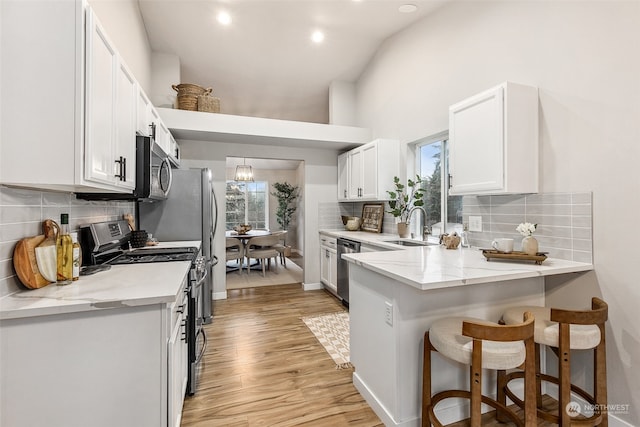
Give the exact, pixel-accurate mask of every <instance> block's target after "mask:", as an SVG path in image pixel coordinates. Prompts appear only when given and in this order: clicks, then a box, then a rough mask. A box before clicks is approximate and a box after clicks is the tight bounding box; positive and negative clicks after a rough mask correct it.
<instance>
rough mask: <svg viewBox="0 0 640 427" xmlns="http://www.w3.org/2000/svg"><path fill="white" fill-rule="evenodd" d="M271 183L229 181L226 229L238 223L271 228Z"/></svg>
mask: <svg viewBox="0 0 640 427" xmlns="http://www.w3.org/2000/svg"><path fill="white" fill-rule="evenodd" d="M268 188H269V184H268V183H267V182H266V181H256V182H240V181H227V193H226V205H227V217H226V229H227V230H233V227H235V226H236V225H238V224H249V225H251V227H252V228H254V229H255V228H269V214H268V212H269V192H268V191H267V189H268Z"/></svg>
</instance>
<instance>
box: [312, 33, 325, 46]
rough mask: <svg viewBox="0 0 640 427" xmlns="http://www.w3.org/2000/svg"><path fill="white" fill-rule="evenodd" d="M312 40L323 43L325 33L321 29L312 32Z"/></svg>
mask: <svg viewBox="0 0 640 427" xmlns="http://www.w3.org/2000/svg"><path fill="white" fill-rule="evenodd" d="M311 40H312V41H313V42H314V43H322V42H323V41H324V33H323V32H322V31H320V30H316V31H314V32H313V33H311Z"/></svg>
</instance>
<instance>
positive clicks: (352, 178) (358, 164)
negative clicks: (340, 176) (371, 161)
mask: <svg viewBox="0 0 640 427" xmlns="http://www.w3.org/2000/svg"><path fill="white" fill-rule="evenodd" d="M348 194H349V199H351V200H355V199H359V198H361V197H362V150H361V149H355V150H352V151H350V152H349V191H348Z"/></svg>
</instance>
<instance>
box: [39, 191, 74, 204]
mask: <svg viewBox="0 0 640 427" xmlns="http://www.w3.org/2000/svg"><path fill="white" fill-rule="evenodd" d="M71 199H75V197H74V196H73V194H70V193H57V192H53V191H52V192H43V193H42V205H43V206H62V207H68V206H70V205H71Z"/></svg>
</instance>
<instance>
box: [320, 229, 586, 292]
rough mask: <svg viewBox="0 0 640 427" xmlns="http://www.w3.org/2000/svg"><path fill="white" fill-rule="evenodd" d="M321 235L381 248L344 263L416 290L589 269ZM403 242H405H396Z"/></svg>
mask: <svg viewBox="0 0 640 427" xmlns="http://www.w3.org/2000/svg"><path fill="white" fill-rule="evenodd" d="M321 234H325V235H328V236H332V237H346V238H349V239H352V240H357V241H360V242H362V243H370V244H373V245H377V246H379V247H381V248H383V247H384V248H387V249H389V248H393V249H394V250H391V251H389V250H384V249H382V251H380V252H366V253H352V254H344V255H343V258H344V259H346V260H347V261H349V262H351V263H354V264H357V265H360V266H362V267H364V268H366V269H368V270H371V271H375V272H376V273H379V274H381V275H383V276H386V277H389V278H391V279H394V280H396V281H398V282H401V283H404V284H407V285H409V286H413V287H415V288H417V289H420V290H430V289H440V288H450V287H456V286H467V285H473V284H479V283H488V282H495V281H505V280H516V279H526V278H530V277H543V276H550V275H555V274H564V273H577V272H583V271H590V270H593V265H592V264H587V263H582V262H575V261H566V260H563V259H557V258H547V259H546V260H545V261H544V262H543V263H542V265H536V264H535V263H534V262H533V261H527V262H522V261H517V262H516V261H510V260H509V261H502V260H492V261H487V259H486V258H485V257H484V256H483V255H482V251H481V250H479V249H478V248H458V249H446V248H444V246H437V245H434V246H431V245H430V246H417V247H416V246H398V245H394V244H389V243H384V242H383V241H384V240H394V239H396V240H397V239H398V236H397V235H395V234H377V233H367V232H361V231H360V232H350V231H344V230H323V231H321ZM400 240H405V239H400Z"/></svg>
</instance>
